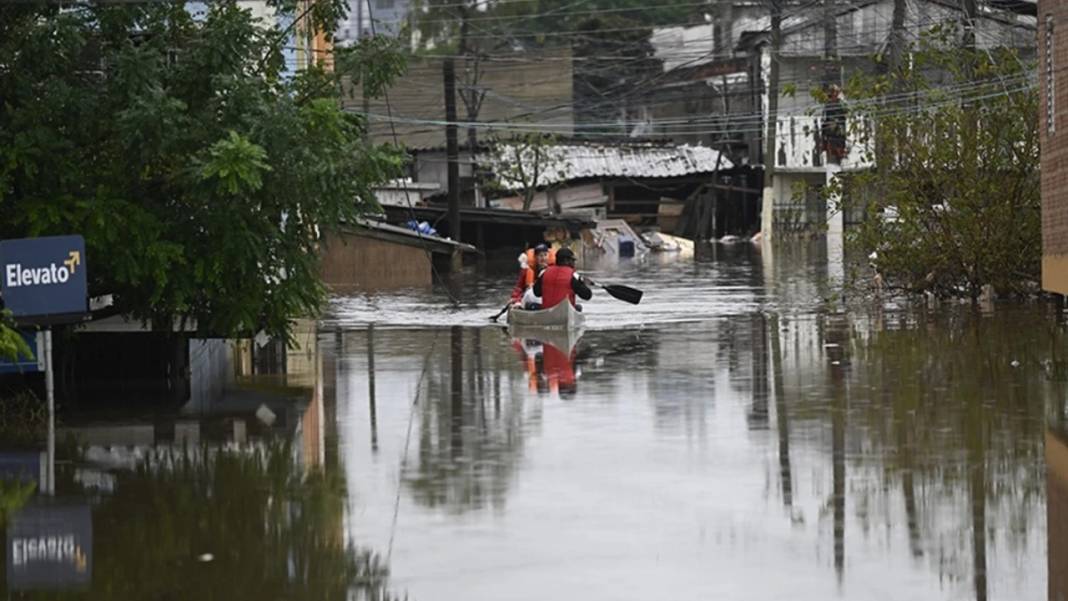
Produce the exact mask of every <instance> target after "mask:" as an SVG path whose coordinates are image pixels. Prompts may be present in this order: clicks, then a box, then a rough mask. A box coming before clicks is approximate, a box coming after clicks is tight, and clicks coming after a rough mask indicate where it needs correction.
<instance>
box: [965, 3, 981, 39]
mask: <svg viewBox="0 0 1068 601" xmlns="http://www.w3.org/2000/svg"><path fill="white" fill-rule="evenodd" d="M961 10H962V11H963V12H964V36H963V38H962V39H961V43H962V45H963V46H964V48H965V49H967V50H973V51H974V50H975V26H976V19H978V18H979V5H978V2H977V1H976V0H961Z"/></svg>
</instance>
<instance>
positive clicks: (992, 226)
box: [832, 28, 1041, 298]
mask: <svg viewBox="0 0 1068 601" xmlns="http://www.w3.org/2000/svg"><path fill="white" fill-rule="evenodd" d="M912 51H913V52H912V58H911V60H910V61H907V63H906V64H904V65H902V66H901V67H900V68H896V69H889V70H887V71H886V72H885V73H883V74H879V75H873V76H872V75H858V76H857V77H856V78H854V80H853V81H851V82H850V83H849V84H848V86H847V89H846V96H847V97H848V98H850V99H851V100H856V101H861V102H855V103H854V105H853V107H852V111H851V112H852V116H853V119H851V122H852V130H853V131H852V134H853V136H854V138H853V139H854V140H856V141H857V143H859V144H861V145H862V147H863V148H866V153H867V159H868V160H869V161H870V162H871V163H872V164H874V165H875V168H873V169H870V170H868V171H866V172H861V173H859V174H856V175H852V176H849V179H848V182H846V181H845V180H843V179H840V180H839V181H838V182H837V187H838V188H839V190H837V191H835V192H841V187H842V186H848V188H849V190H848V192H849V194H845V195H844V196H843V197H844V198H845V199H846V201H845V202H846V204H847V205H852V206H847V207H846V208H847V209H848V210H851V211H864V212H866V215H865V219H864V220H863V222H862V223H861V224H860V225H858V226H857V227H853V228H851V229H850V235H851V243H852V244H854V245H855V246H856V247H859V249H860V250H861V251H862V252H863V253H864V255H866V256H867V255H871V256H872V257H873V261H874V264H875V267H876V268H877V269H878V271H879V272H880V273H881V274H882V277H883V278H884V281H885V282H886V284H887V285H889V286H891V287H893V288H897V289H901V290H904V291H908V292H929V293H931V294H934V295H936V296H941V297H972V298H975V297H977V296H978V295H979V294H980V292H981V290H982V288H983V287H984V286H992V287H993V288H994V290H995V291H996V292H997V293H998V294H1002V295H1015V294H1026V293H1029V292H1032V291H1033V290H1035V288H1036V287H1035V282H1037V280H1038V278H1039V273H1040V268H1041V204H1040V194H1039V178H1038V161H1039V154H1038V141H1039V135H1038V129H1037V128H1038V94H1037V91H1036V89H1035V88H1034V87H1033V86H1031V85H1028V82H1029V78H1028V77H1027V76H1028V75H1029V74H1030V73H1032V72H1033V69H1034V65H1033V63H1030V62H1029V61H1027V60H1024V59H1023V58H1022V57H1020V56H1019V55H1018V54H1017V53H1016V52H1015V51H1013V50H1010V49H996V50H990V51H989V52H988V51H985V50H981V49H980V50H972V49H968V48H962V47H961V46H959V36H958V34H957V33H956V32H955V31H954V30H953V29H951V28H936V29H934V30H932V31H930V32H928V33H926V34H925V35H924V36H922V37H921V41H920V43H919V44H918V45H917V46H916V47H914V48H913V49H912ZM887 95H890V96H891V97H894V98H898V99H900V98H905V99H907V102H906V101H900V100H898V101H895V102H894V103H893V104H887V103H885V102H881V101H879V99H880V98H885V97H887ZM873 99H874V101H873ZM868 124H874V127H868ZM832 191H834V190H832ZM872 253H874V254H872Z"/></svg>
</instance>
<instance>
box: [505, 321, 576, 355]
mask: <svg viewBox="0 0 1068 601" xmlns="http://www.w3.org/2000/svg"><path fill="white" fill-rule="evenodd" d="M583 331H584V330H583V329H582V328H569V329H566V330H564V329H559V328H558V329H550V328H539V327H536V326H516V325H513V326H509V328H508V334H509V335H510V336H511V337H512V338H513V339H516V340H519V341H522V342H524V346H527V342H529V341H538V342H540V343H542V344H548V345H551V346H555V347H556V348H558V349H560V350H561V351H562V352H564V353H565V354H568V355H570V354H571V351H573V350H575V346H576V345H577V344H578V342H579V340H580V339H581V338H582V333H583Z"/></svg>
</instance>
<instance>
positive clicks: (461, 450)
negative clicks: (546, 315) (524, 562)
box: [403, 327, 540, 511]
mask: <svg viewBox="0 0 1068 601" xmlns="http://www.w3.org/2000/svg"><path fill="white" fill-rule="evenodd" d="M442 336H443V337H444V336H445V335H444V334H443V335H442ZM448 336H449V344H448V346H447V347H446V346H445V345H444V344H442V345H440V346H441V348H448V349H449V350H448V354H447V356H444V357H443V355H444V353H436V355H437V356H436V357H433V358H432V359H431V360H432V364H431V366H430V367H429V371H428V373H427V382H426V385H425V387H424V388H425V390H424V392H423V394H422V396H421V398H420V399H419V403H418V405H417V407H416V409H415V410H416V412H417V415H416V416H415V419H416V424H415V425H414V426H413V428H414V431H413V432H412V441H411V444H412V445H413V447H415V448H413V449H412V457H411V458H410V459H409V460H408V466H406V467H405V468H404V471H403V478H404V482H405V485H406V486H407V487H408V488H409V489H410V491H411V493H412V495H413V497H414V499H415V500H416V501H417V502H418V503H421V504H424V505H427V506H430V507H437V506H443V507H446V508H448V509H449V510H452V511H466V510H470V509H479V508H482V507H484V506H486V505H487V504H489V505H491V506H495V507H499V506H502V505H503V503H504V501H505V497H506V494H507V491H508V488H509V486H510V485H511V482H512V479H513V478H514V475H515V470H516V467H517V465H518V463H519V461H520V460H521V459H522V453H523V444H524V439H525V437H526V435H527V433H528V432H529V431H530V430H531V429H532V428H536V427H537V425H538V423H539V422H540V413H539V412H538V411H539V410H540V409H539V408H537V407H533V408H531V410H530V411H529V412H528V411H526V410H525V408H524V402H523V400H524V394H523V392H522V391H521V390H517V389H516V388H515V387H514V386H515V385H518V384H519V383H521V382H524V381H525V380H524V379H517V380H516V381H515V382H512V381H511V379H509V381H507V382H503V384H504V390H502V381H501V374H502V373H504V374H509V373H510V372H514V371H515V369H516V368H517V367H519V365H518V364H517V363H516V359H515V357H513V356H512V355H511V354H510V350H509V349H507V348H503V346H504V345H505V344H507V339H506V338H502V336H503V335H501V334H499V333H497V332H495V331H494V332H492V333H490V334H489V335H488V336H487V333H486V332H484V331H482V330H481V329H478V328H472V329H461V328H459V327H455V328H452V329H451V330H450V332H449V334H448ZM485 338H489V340H490V341H491V343H490V344H487V340H485Z"/></svg>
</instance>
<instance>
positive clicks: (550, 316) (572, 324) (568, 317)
mask: <svg viewBox="0 0 1068 601" xmlns="http://www.w3.org/2000/svg"><path fill="white" fill-rule="evenodd" d="M585 322H586V317H585V316H583V315H582V313H581V312H580V311H578V310H576V309H575V307H573V306H571V303H569V302H562V303H560V304H558V305H556V306H555V307H553V308H551V309H542V310H540V311H527V310H525V309H520V308H518V307H512V308H511V309H509V310H508V325H510V326H524V327H537V328H554V329H558V330H571V329H575V328H579V327H582V324H584V323H585Z"/></svg>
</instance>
